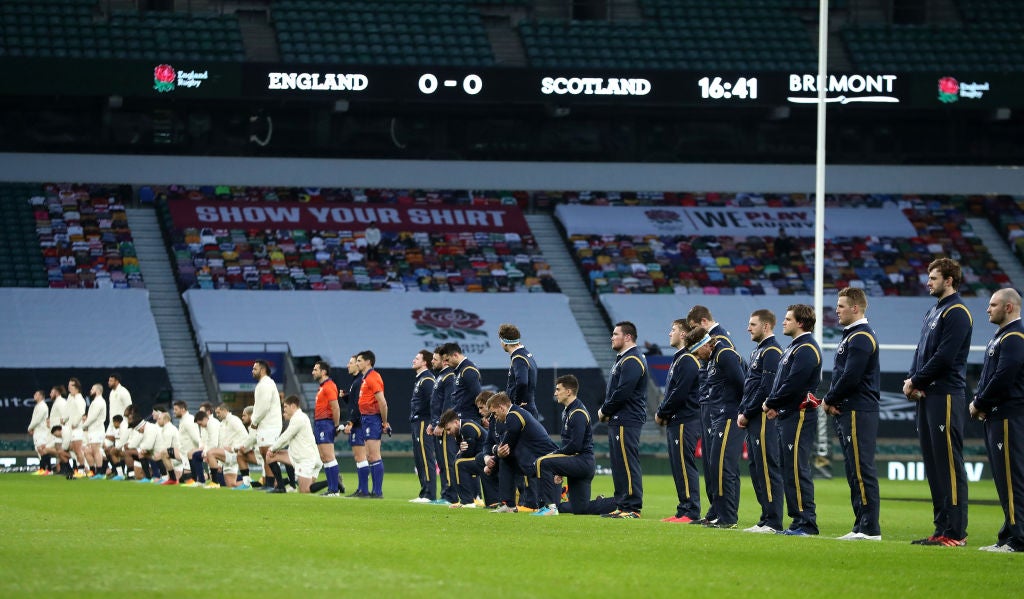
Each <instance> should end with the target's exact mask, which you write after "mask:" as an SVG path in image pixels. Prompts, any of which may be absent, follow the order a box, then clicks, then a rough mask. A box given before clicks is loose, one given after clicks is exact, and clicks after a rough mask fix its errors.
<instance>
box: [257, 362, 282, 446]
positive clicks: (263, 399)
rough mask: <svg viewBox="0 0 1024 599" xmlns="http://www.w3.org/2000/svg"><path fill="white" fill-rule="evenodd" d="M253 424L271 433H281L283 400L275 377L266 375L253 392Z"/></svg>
mask: <svg viewBox="0 0 1024 599" xmlns="http://www.w3.org/2000/svg"><path fill="white" fill-rule="evenodd" d="M253 395H254V398H255V399H254V402H253V406H252V424H253V426H255V427H256V430H258V431H261V432H267V433H270V434H271V435H279V434H281V424H282V422H283V419H282V417H281V400H280V396H279V395H278V393H277V385H276V384H275V383H274V379H272V378H270V377H269V376H265V377H263V378H261V379H260V382H258V383H256V390H255V391H254V393H253Z"/></svg>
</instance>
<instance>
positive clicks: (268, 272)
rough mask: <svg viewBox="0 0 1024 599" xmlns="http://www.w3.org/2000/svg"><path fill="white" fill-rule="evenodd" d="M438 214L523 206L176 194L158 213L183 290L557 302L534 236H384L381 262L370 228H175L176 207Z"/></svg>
mask: <svg viewBox="0 0 1024 599" xmlns="http://www.w3.org/2000/svg"><path fill="white" fill-rule="evenodd" d="M310 194H314V195H313V197H314V198H316V200H315V201H324V198H330V200H331V201H338V200H342V201H345V199H346V198H347V199H348V201H353V200H354V201H357V202H359V201H367V199H368V197H372V198H373V200H372V201H373V202H375V203H382V202H388V201H391V202H396V203H397V202H398V201H399V200H400V199H401V201H403V202H411V203H421V204H423V205H430V204H439V203H442V202H444V201H449V202H457V201H459V199H460V198H461V199H464V200H469V201H470V202H472V203H488V202H490V203H498V204H501V203H502V202H505V203H515V199H514V198H510V197H506V198H505V199H502V198H498V197H491V198H487V197H482V196H481V197H477V198H470V197H468V196H460V195H459V194H456V193H455V192H412V191H396V190H371V191H369V192H367V191H365V190H310V189H303V190H297V189H275V190H259V189H256V188H252V189H249V188H234V189H232V188H228V187H220V188H214V187H211V188H205V189H198V188H197V189H184V188H174V189H168V190H166V191H161V192H160V193H159V194H158V199H157V203H158V206H159V207H160V211H161V218H162V223H163V226H164V229H165V231H166V234H167V235H168V237H169V239H170V244H171V251H172V253H173V256H174V260H175V263H176V269H177V277H178V282H179V286H180V287H181V288H182V289H188V288H200V289H214V288H216V289H312V290H338V289H343V290H362V291H389V290H390V291H417V290H418V291H424V292H430V291H464V292H513V291H518V292H558V291H559V288H558V285H557V284H556V283H555V280H554V278H553V277H552V276H551V271H550V267H549V266H548V264H547V263H546V262H545V261H544V257H543V256H542V255H541V253H540V250H539V249H538V248H537V244H536V242H535V240H534V239H533V237H532V235H529V234H525V235H520V234H519V233H515V232H506V233H488V232H479V231H478V232H468V231H467V232H461V233H440V232H426V231H415V230H409V231H399V232H394V231H384V232H382V239H381V243H380V246H379V252H378V257H377V259H371V258H370V257H369V256H368V255H367V251H366V240H365V236H364V233H363V229H364V228H365V226H360V227H359V228H358V229H355V228H353V230H347V231H346V230H340V231H336V230H332V231H317V230H301V229H300V230H279V231H276V230H257V229H214V228H206V229H200V228H196V227H181V226H176V225H175V224H174V222H173V219H172V218H171V215H170V210H169V202H181V201H190V200H193V201H194V200H197V199H202V198H206V199H216V198H218V197H220V198H226V197H236V196H237V197H242V198H246V199H248V200H252V201H255V200H260V201H262V198H267V199H272V200H282V198H283V199H284V200H290V199H295V198H305V199H307V200H308V199H309V198H310Z"/></svg>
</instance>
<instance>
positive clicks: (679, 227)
mask: <svg viewBox="0 0 1024 599" xmlns="http://www.w3.org/2000/svg"><path fill="white" fill-rule="evenodd" d="M555 214H556V215H557V216H558V220H560V221H561V222H562V225H563V226H565V230H566V232H567V233H568V234H569V235H668V236H674V235H713V236H723V237H729V236H732V237H749V236H752V235H756V236H763V237H775V236H776V235H778V231H779V228H780V227H781V228H785V229H786V232H787V233H788V234H789V235H791V236H793V237H814V208H813V207H809V208H770V207H750V208H709V207H703V208H702V207H681V206H580V205H570V204H559V205H558V208H556V209H555ZM865 233H868V234H870V235H873V236H876V237H914V236H915V235H917V232H916V231H915V230H914V227H913V226H912V225H911V224H910V221H908V220H907V217H906V216H904V214H903V212H902V211H901V210H900V209H899V208H898V207H897V206H895V205H887V206H885V207H882V208H829V209H828V212H827V213H826V216H825V236H826V237H829V238H833V237H863V236H864V235H865Z"/></svg>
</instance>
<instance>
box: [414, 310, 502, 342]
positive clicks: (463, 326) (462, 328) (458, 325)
mask: <svg viewBox="0 0 1024 599" xmlns="http://www.w3.org/2000/svg"><path fill="white" fill-rule="evenodd" d="M412 319H413V321H415V323H416V330H417V331H419V332H418V333H416V334H417V335H420V336H425V335H430V336H432V337H433V338H434V339H466V338H467V337H466V336H467V335H484V336H486V335H487V333H485V332H484V331H481V330H478V329H479V328H480V327H482V326H483V325H484V319H482V318H480V317H479V316H477V315H476V314H473V313H472V312H466V311H465V310H460V309H457V308H424V309H423V310H413V311H412Z"/></svg>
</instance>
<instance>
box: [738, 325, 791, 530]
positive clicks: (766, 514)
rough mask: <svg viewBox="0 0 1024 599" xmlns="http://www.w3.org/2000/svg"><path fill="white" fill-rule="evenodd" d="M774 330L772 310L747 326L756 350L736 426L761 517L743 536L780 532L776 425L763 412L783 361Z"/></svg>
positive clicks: (780, 493)
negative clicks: (743, 437)
mask: <svg viewBox="0 0 1024 599" xmlns="http://www.w3.org/2000/svg"><path fill="white" fill-rule="evenodd" d="M774 328H775V314H774V313H773V312H772V311H771V310H764V309H762V310H756V311H754V313H753V314H751V315H750V320H749V321H748V322H747V333H749V334H750V340H751V341H753V342H754V343H756V344H757V347H755V348H754V351H752V352H751V353H750V359H749V361H748V364H749V367H748V368H747V378H746V379H745V380H744V381H743V400H742V401H741V402H740V407H739V414H738V415H737V416H736V425H737V426H739V427H740V428H742V429H745V430H746V431H747V455H748V457H749V459H750V482H751V484H752V485H753V486H754V496H755V497H757V502H758V503H759V504H760V505H761V516H760V518H758V520H757V524H755V525H753V526H751V527H749V528H744V529H743V532H753V533H768V534H773V533H777V532H782V502H783V490H782V489H783V487H782V456H781V455H780V454H779V429H778V426H776V424H777V423H776V421H775V420H769V419H767V418H765V417H764V412H763V411H762V405H763V404H764V401H765V400H766V399H768V393H769V392H770V391H771V390H772V383H773V382H774V381H775V373H776V372H777V371H778V369H779V360H780V359H781V358H782V348H781V347H780V346H779V342H778V341H776V339H775V334H774V333H773V332H772V330H773V329H774Z"/></svg>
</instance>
